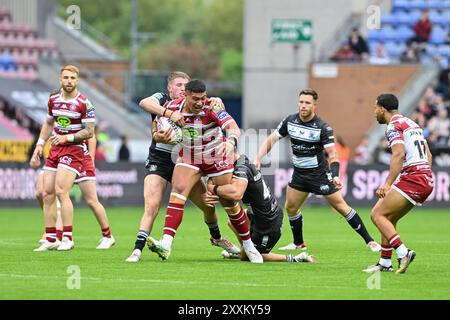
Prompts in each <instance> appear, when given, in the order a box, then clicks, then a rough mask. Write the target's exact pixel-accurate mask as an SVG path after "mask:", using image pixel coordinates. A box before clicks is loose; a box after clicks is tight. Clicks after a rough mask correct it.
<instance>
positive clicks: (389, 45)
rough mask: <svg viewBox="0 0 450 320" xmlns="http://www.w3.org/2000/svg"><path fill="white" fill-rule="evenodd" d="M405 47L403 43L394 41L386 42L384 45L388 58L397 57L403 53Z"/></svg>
mask: <svg viewBox="0 0 450 320" xmlns="http://www.w3.org/2000/svg"><path fill="white" fill-rule="evenodd" d="M405 48H406V45H405V44H404V43H397V42H395V41H387V42H386V43H385V44H384V49H385V50H386V52H387V54H388V56H391V57H399V56H400V55H401V54H402V53H403V51H405Z"/></svg>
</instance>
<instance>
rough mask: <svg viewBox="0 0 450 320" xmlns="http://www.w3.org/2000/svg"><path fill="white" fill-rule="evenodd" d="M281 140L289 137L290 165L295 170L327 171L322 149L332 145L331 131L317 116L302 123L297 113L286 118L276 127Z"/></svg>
mask: <svg viewBox="0 0 450 320" xmlns="http://www.w3.org/2000/svg"><path fill="white" fill-rule="evenodd" d="M276 132H277V133H278V134H279V136H280V137H281V138H284V137H286V136H289V138H290V139H291V147H292V163H293V165H294V168H295V169H296V170H301V171H303V170H304V171H315V170H316V169H317V170H318V169H325V170H328V162H327V160H326V158H325V155H324V149H325V148H327V147H330V146H333V145H334V136H333V129H332V128H331V126H330V125H328V124H327V123H326V122H325V121H323V120H322V119H321V118H319V117H318V116H317V115H315V116H314V118H312V120H311V121H308V122H303V121H302V120H301V119H300V117H299V114H298V113H295V114H292V115H290V116H288V117H286V118H285V119H284V120H283V121H281V122H280V124H279V125H278V127H277V130H276Z"/></svg>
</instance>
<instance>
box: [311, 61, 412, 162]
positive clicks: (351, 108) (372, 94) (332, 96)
mask: <svg viewBox="0 0 450 320" xmlns="http://www.w3.org/2000/svg"><path fill="white" fill-rule="evenodd" d="M418 69H419V66H418V65H395V66H394V65H391V66H380V65H354V64H338V75H337V77H335V78H316V77H314V76H313V74H312V66H310V68H309V86H310V87H311V88H314V89H315V90H316V91H317V92H318V93H319V104H318V109H317V113H318V114H319V115H320V116H321V117H323V118H324V119H325V121H327V122H328V123H329V124H330V125H331V126H332V127H333V128H334V131H335V136H337V135H340V136H341V137H342V138H343V139H344V141H345V142H346V143H347V145H348V146H349V147H350V150H351V151H352V155H353V151H354V149H355V147H356V146H357V145H358V144H359V143H360V141H361V140H362V138H363V137H364V135H365V133H366V132H367V130H368V129H369V128H370V127H371V126H372V125H373V124H374V123H375V119H374V115H373V105H374V103H375V99H376V97H377V96H378V95H379V94H380V93H382V92H391V93H394V94H396V95H398V94H399V93H400V92H401V91H402V89H403V88H404V86H405V85H406V83H407V82H408V81H409V80H410V79H411V78H412V77H413V76H414V74H415V73H416V72H417V71H418Z"/></svg>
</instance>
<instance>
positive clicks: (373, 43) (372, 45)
mask: <svg viewBox="0 0 450 320" xmlns="http://www.w3.org/2000/svg"><path fill="white" fill-rule="evenodd" d="M377 43H378V41H369V52H370V53H373V52H375V49H376V47H377Z"/></svg>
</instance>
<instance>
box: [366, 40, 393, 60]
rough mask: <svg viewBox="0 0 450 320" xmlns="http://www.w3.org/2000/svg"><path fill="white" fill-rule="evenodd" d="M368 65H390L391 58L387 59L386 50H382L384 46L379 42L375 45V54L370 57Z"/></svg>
mask: <svg viewBox="0 0 450 320" xmlns="http://www.w3.org/2000/svg"><path fill="white" fill-rule="evenodd" d="M369 63H371V64H389V63H391V58H389V56H388V55H387V53H386V50H384V45H383V44H382V43H381V42H378V43H377V46H376V48H375V54H374V55H371V56H370V58H369Z"/></svg>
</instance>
